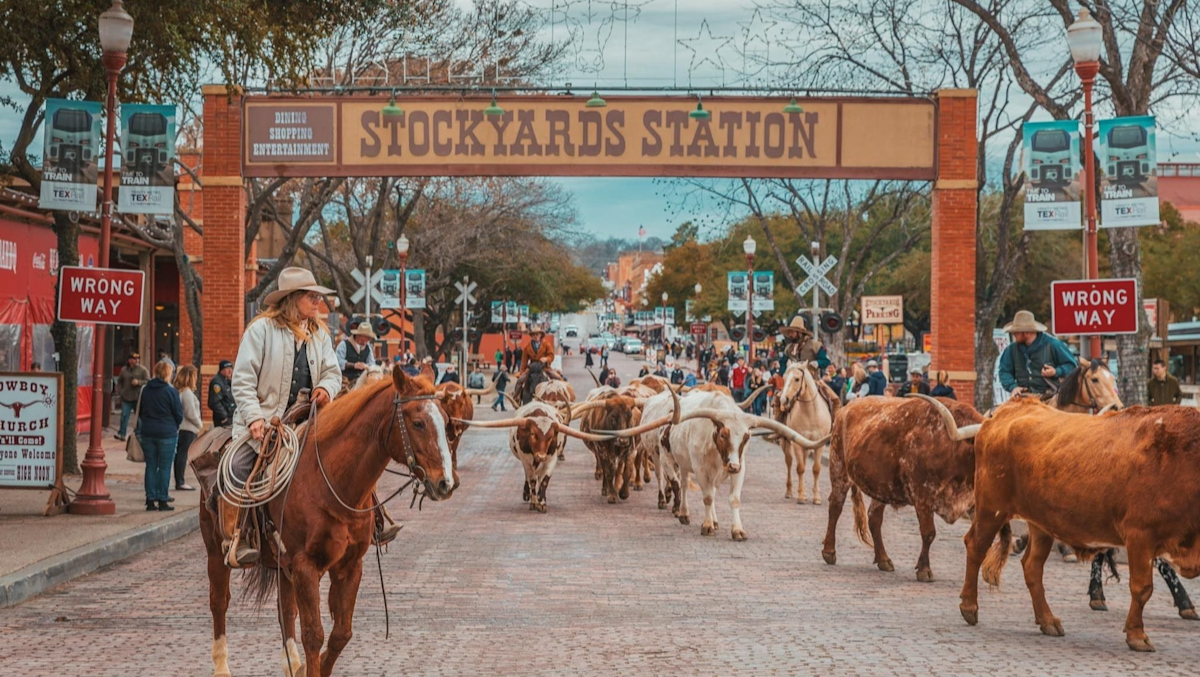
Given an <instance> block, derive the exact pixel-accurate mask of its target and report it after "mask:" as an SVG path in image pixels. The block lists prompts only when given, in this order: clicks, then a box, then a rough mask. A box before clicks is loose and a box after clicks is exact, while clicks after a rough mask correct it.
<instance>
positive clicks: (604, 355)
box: [600, 342, 608, 383]
mask: <svg viewBox="0 0 1200 677" xmlns="http://www.w3.org/2000/svg"><path fill="white" fill-rule="evenodd" d="M600 366H602V367H605V368H607V367H608V343H607V342H605V343H604V347H603V348H601V349H600ZM601 383H603V380H602V381H601Z"/></svg>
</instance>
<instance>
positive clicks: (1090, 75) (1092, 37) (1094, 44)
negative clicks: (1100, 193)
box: [1067, 9, 1103, 359]
mask: <svg viewBox="0 0 1200 677" xmlns="http://www.w3.org/2000/svg"><path fill="white" fill-rule="evenodd" d="M1102 33H1103V29H1102V28H1101V26H1100V24H1099V23H1097V22H1096V20H1095V19H1093V18H1092V16H1091V14H1090V13H1089V12H1088V10H1087V9H1081V10H1079V19H1078V20H1076V21H1075V23H1073V24H1071V25H1070V27H1068V28H1067V45H1068V46H1069V47H1070V48H1071V59H1072V60H1073V61H1074V62H1075V73H1076V74H1077V75H1078V76H1079V80H1080V81H1081V82H1082V83H1083V130H1084V131H1083V176H1082V177H1081V180H1082V181H1083V195H1084V211H1085V212H1086V215H1087V216H1086V218H1087V225H1086V227H1085V228H1084V232H1083V258H1084V261H1086V265H1087V269H1086V272H1085V278H1086V279H1088V280H1098V279H1100V262H1099V259H1098V251H1097V246H1096V157H1095V153H1094V152H1093V151H1092V127H1093V123H1094V120H1093V115H1092V86H1093V85H1094V84H1095V82H1096V74H1097V73H1098V72H1099V71H1100V48H1101V47H1102V44H1103V35H1102ZM1080 349H1081V351H1082V352H1083V353H1084V355H1083V357H1085V358H1088V359H1095V358H1097V357H1099V356H1100V336H1099V335H1093V336H1089V337H1087V341H1084V342H1082V343H1081V345H1080Z"/></svg>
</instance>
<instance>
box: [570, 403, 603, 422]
mask: <svg viewBox="0 0 1200 677" xmlns="http://www.w3.org/2000/svg"><path fill="white" fill-rule="evenodd" d="M605 406H608V399H607V398H605V399H602V400H588V401H586V402H580V403H579V404H574V405H571V420H575V419H577V418H579V416H580V415H581V414H586V413H587V412H589V411H591V410H593V409H600V408H601V407H605Z"/></svg>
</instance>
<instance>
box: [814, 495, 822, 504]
mask: <svg viewBox="0 0 1200 677" xmlns="http://www.w3.org/2000/svg"><path fill="white" fill-rule="evenodd" d="M813 505H821V497H820V496H813Z"/></svg>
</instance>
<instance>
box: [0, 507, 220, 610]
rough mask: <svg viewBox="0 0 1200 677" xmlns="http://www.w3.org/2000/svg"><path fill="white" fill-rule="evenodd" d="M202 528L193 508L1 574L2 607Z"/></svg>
mask: <svg viewBox="0 0 1200 677" xmlns="http://www.w3.org/2000/svg"><path fill="white" fill-rule="evenodd" d="M199 528H200V512H199V510H189V511H188V512H186V513H183V514H181V515H173V516H171V517H169V518H167V519H165V520H162V521H159V522H155V523H154V524H147V525H145V526H142V527H138V528H137V529H134V530H132V531H127V532H125V533H121V534H117V535H115V536H109V537H108V538H106V539H104V540H102V541H97V542H95V543H89V544H87V545H82V546H79V547H78V548H75V549H74V550H68V551H67V552H64V553H61V554H58V555H54V556H53V557H47V558H46V559H44V560H42V561H40V562H35V563H34V564H31V565H29V566H27V567H25V568H24V569H19V570H17V571H14V572H13V573H11V574H8V575H7V576H0V609H3V608H6V607H11V606H15V605H17V604H20V603H21V602H24V601H25V600H27V599H30V598H32V597H36V596H38V595H40V594H42V593H43V592H46V591H47V590H49V589H50V588H53V587H55V586H57V585H61V584H63V583H66V582H68V581H72V580H74V579H76V578H79V577H80V576H85V575H87V574H90V573H92V572H93V571H95V570H97V569H99V568H101V567H104V566H108V565H109V564H112V563H114V562H119V561H121V560H123V559H127V558H129V557H132V556H134V555H137V554H139V553H142V552H145V551H146V550H149V549H150V548H154V547H158V546H160V545H163V544H164V543H168V542H170V541H173V540H175V539H177V538H180V537H182V536H186V535H188V534H190V533H192V532H193V531H195V530H197V529H199Z"/></svg>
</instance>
